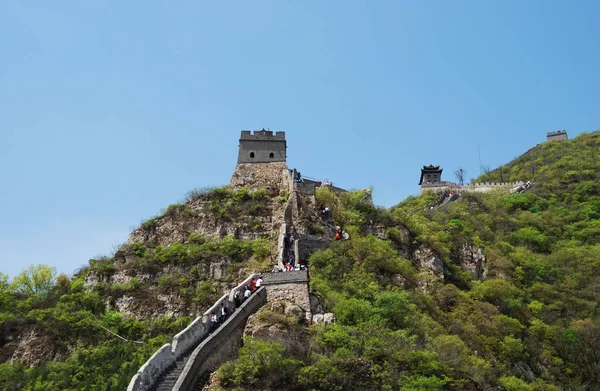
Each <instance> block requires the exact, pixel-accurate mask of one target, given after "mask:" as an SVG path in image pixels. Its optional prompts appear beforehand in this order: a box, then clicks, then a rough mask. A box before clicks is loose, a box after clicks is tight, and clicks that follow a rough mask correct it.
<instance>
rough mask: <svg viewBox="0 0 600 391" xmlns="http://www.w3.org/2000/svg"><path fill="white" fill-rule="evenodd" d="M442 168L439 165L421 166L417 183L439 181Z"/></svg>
mask: <svg viewBox="0 0 600 391" xmlns="http://www.w3.org/2000/svg"><path fill="white" fill-rule="evenodd" d="M442 170H443V168H440V166H433V165H431V164H430V165H428V166H423V168H422V169H421V180H419V185H423V184H426V183H440V182H441V181H442Z"/></svg>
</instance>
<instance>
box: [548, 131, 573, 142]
mask: <svg viewBox="0 0 600 391" xmlns="http://www.w3.org/2000/svg"><path fill="white" fill-rule="evenodd" d="M546 138H547V139H548V141H560V140H568V139H569V137H568V136H567V131H566V130H557V131H556V132H548V133H546Z"/></svg>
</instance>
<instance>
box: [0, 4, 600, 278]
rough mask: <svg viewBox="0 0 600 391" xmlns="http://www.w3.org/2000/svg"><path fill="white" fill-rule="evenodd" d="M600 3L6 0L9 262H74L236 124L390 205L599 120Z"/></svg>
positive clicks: (1, 77)
mask: <svg viewBox="0 0 600 391" xmlns="http://www.w3.org/2000/svg"><path fill="white" fill-rule="evenodd" d="M599 18H600V2H598V1H585V0H578V1H573V2H567V1H561V2H557V1H537V0H536V1H534V0H528V1H516V0H509V1H475V0H469V1H465V0H456V1H377V2H367V1H360V2H358V1H348V0H346V1H327V2H322V1H281V0H276V1H275V0H274V1H228V2H225V1H206V2H200V1H178V2H167V1H161V2H158V1H144V2H121V1H119V2H118V1H106V2H66V1H52V2H43V1H37V2H36V1H31V2H29V1H28V2H10V1H5V2H2V3H1V4H0V119H1V120H0V181H1V183H2V187H1V188H2V191H0V209H1V215H2V217H1V218H0V246H1V247H2V251H0V271H3V272H5V273H8V274H9V275H11V276H14V275H15V274H16V273H18V272H19V271H20V270H22V269H24V268H25V267H27V266H28V265H29V264H37V263H45V264H50V265H54V266H56V267H57V269H58V270H59V271H60V272H66V273H71V272H73V271H74V270H75V269H77V268H78V267H80V266H82V265H84V264H86V263H87V260H88V259H89V258H91V257H93V256H96V255H98V254H102V253H107V252H109V251H110V250H111V248H112V247H113V246H114V245H116V244H118V243H122V242H124V241H126V239H127V236H128V233H129V232H130V229H131V228H132V227H135V226H137V225H138V224H139V223H140V221H142V220H143V219H146V218H148V217H150V216H152V215H154V214H156V213H158V212H159V211H160V210H161V209H162V208H164V207H166V206H167V205H168V204H170V203H174V202H177V201H179V200H180V199H181V198H182V197H183V196H184V195H185V193H186V192H188V191H189V190H191V189H193V188H195V187H204V186H211V185H222V184H226V183H228V181H229V177H230V175H231V172H232V170H233V168H234V166H235V161H236V156H237V146H238V138H239V132H240V130H242V129H260V128H262V127H265V128H270V129H271V130H278V131H282V130H283V131H285V132H286V136H287V140H288V165H289V166H290V168H293V167H296V168H298V169H300V170H301V171H302V173H303V174H304V175H307V176H313V177H321V178H324V177H326V178H329V179H331V180H332V181H333V182H334V184H335V185H339V186H342V187H345V188H366V187H368V186H370V185H372V186H374V188H375V192H374V200H375V202H376V203H377V204H379V205H384V206H391V205H394V204H396V203H398V202H400V201H401V200H402V199H404V198H405V197H407V196H408V195H411V194H416V193H418V186H417V183H418V180H419V174H420V167H421V166H422V165H424V164H429V163H433V164H440V165H441V166H442V167H443V168H444V169H445V171H444V173H445V174H446V175H445V178H446V179H452V178H451V175H449V174H450V173H451V172H453V171H454V170H455V169H456V168H457V167H458V166H463V167H464V168H466V170H467V171H468V172H469V175H468V176H469V177H471V176H476V175H477V174H478V173H479V163H478V153H477V148H478V145H479V148H480V151H481V158H482V162H483V164H487V165H490V166H491V167H496V166H498V165H499V164H502V163H504V162H507V161H509V160H510V159H512V158H513V157H515V156H517V155H519V154H521V153H522V152H524V151H526V150H527V149H528V148H530V147H532V146H534V145H536V144H537V143H539V142H542V141H543V140H544V139H545V134H546V132H548V131H553V130H557V129H567V131H568V132H569V135H570V136H571V137H572V136H575V135H576V134H578V133H581V132H588V131H593V130H596V129H598V128H600V125H599V121H598V117H599V114H600V104H599V98H598V91H600V77H599V76H598V70H599V69H600V50H598V48H599V47H598V42H599V41H600V23H599V22H600V20H599Z"/></svg>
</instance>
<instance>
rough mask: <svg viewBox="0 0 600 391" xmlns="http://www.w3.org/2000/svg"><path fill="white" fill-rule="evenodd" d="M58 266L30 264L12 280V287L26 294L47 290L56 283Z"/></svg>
mask: <svg viewBox="0 0 600 391" xmlns="http://www.w3.org/2000/svg"><path fill="white" fill-rule="evenodd" d="M55 277H56V268H54V267H51V266H48V265H30V266H29V267H28V268H27V269H25V270H23V271H22V272H21V273H19V274H17V276H16V277H15V278H14V279H13V280H12V283H11V288H12V289H13V290H16V291H17V292H21V293H25V294H34V295H35V294H39V293H45V292H47V291H48V290H49V289H50V288H52V286H53V285H54V278H55Z"/></svg>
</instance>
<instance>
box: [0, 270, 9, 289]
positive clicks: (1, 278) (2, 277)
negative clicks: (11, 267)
mask: <svg viewBox="0 0 600 391" xmlns="http://www.w3.org/2000/svg"><path fill="white" fill-rule="evenodd" d="M8 285H9V284H8V276H7V275H6V274H4V273H2V272H0V293H4V292H6V291H7V290H8V287H9V286H8Z"/></svg>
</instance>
